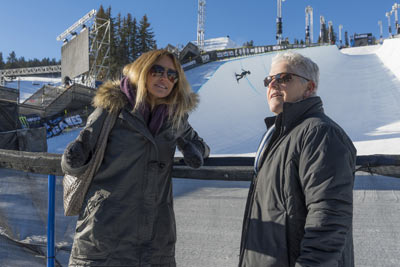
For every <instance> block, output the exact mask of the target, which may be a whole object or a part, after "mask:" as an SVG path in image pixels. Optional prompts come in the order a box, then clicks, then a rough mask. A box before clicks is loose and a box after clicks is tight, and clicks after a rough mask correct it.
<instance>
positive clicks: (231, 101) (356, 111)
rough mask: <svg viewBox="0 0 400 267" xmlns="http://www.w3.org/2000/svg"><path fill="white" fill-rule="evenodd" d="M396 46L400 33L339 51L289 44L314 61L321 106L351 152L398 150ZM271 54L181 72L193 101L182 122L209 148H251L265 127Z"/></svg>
mask: <svg viewBox="0 0 400 267" xmlns="http://www.w3.org/2000/svg"><path fill="white" fill-rule="evenodd" d="M396 46H397V47H399V46H400V39H392V40H387V41H385V42H384V44H383V45H379V46H375V47H370V48H368V49H367V50H365V49H364V50H363V49H358V51H357V50H354V49H353V50H352V49H349V50H348V51H346V50H343V51H341V50H338V48H337V47H336V46H322V47H313V48H305V49H297V50H295V51H296V52H298V53H301V54H303V55H305V56H307V57H310V58H311V59H312V60H313V61H315V62H316V63H317V64H318V66H319V68H320V83H319V87H318V95H319V96H321V98H322V100H323V103H324V107H325V112H326V113H327V114H328V116H330V117H331V118H332V119H334V120H335V121H336V122H338V123H339V124H340V125H341V126H342V127H343V128H344V129H345V131H346V132H347V133H348V135H349V136H350V137H351V139H352V140H353V142H354V144H355V146H356V148H357V151H358V154H359V155H363V154H364V155H366V154H378V153H379V154H400V105H399V103H400V80H399V79H400V67H399V66H400V65H399V63H398V62H400V53H399V52H398V49H396ZM365 51H368V52H367V53H366V52H365ZM276 53H278V52H272V53H267V54H263V55H257V56H253V57H246V58H239V59H234V60H230V61H225V62H214V63H210V64H206V65H203V66H201V67H199V68H195V69H192V70H189V71H187V76H188V79H189V81H190V82H191V84H192V86H193V87H194V90H195V91H198V93H199V95H200V100H201V102H200V105H199V107H198V108H197V110H196V111H195V112H193V113H192V114H191V116H190V122H191V124H192V126H193V127H194V128H195V129H196V130H197V131H198V132H199V134H200V136H202V137H203V138H204V139H205V140H206V141H207V142H208V144H209V145H210V147H211V149H212V153H213V154H242V153H254V152H255V151H256V149H257V146H258V144H259V141H260V138H261V136H262V135H263V133H264V131H265V129H266V128H265V124H264V118H265V117H267V116H272V115H273V114H272V113H271V112H270V111H269V109H268V104H267V98H266V88H265V87H264V85H263V80H264V78H265V77H266V76H267V75H268V74H269V70H270V64H271V59H272V58H273V56H275V55H276ZM243 70H248V71H250V72H251V74H249V75H247V76H246V77H244V78H243V79H241V80H239V82H237V81H236V78H235V73H238V74H239V73H241V72H242V71H243ZM202 81H206V82H202ZM199 84H202V85H201V86H200V85H199Z"/></svg>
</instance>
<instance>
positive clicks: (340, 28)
mask: <svg viewBox="0 0 400 267" xmlns="http://www.w3.org/2000/svg"><path fill="white" fill-rule="evenodd" d="M342 29H343V25H342V24H340V25H339V44H340V47H342V46H343V44H342Z"/></svg>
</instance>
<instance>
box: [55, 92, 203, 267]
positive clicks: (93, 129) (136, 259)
mask: <svg viewBox="0 0 400 267" xmlns="http://www.w3.org/2000/svg"><path fill="white" fill-rule="evenodd" d="M95 103H97V108H96V110H95V111H94V112H93V113H92V114H91V116H90V117H89V119H88V122H87V125H86V127H85V128H84V129H83V131H87V132H89V133H90V138H89V140H90V141H89V142H90V147H91V148H93V147H94V146H95V143H96V141H97V138H98V135H99V133H100V127H101V126H102V124H103V121H104V119H105V116H106V113H107V110H119V109H121V112H120V114H119V117H118V119H117V121H116V123H115V126H114V128H113V129H112V131H111V133H110V136H109V138H108V143H107V148H106V151H105V155H104V159H103V161H102V164H101V166H100V169H99V171H98V172H97V174H96V175H95V176H94V179H93V182H92V184H91V186H90V188H89V191H88V194H87V196H86V200H85V203H84V207H83V208H82V210H81V212H80V214H79V218H78V221H77V225H76V233H75V237H74V243H73V247H72V253H71V257H70V262H69V265H70V266H146V267H149V266H175V265H176V264H175V242H176V227H175V216H174V210H173V200H172V182H171V172H172V165H173V157H174V153H175V149H176V143H177V139H178V138H183V139H184V140H185V141H186V142H192V141H195V140H196V142H195V143H196V144H197V145H198V144H199V142H200V143H201V144H202V145H203V146H204V148H205V152H204V155H203V156H204V157H206V156H208V154H209V148H208V146H207V145H206V144H205V143H204V142H203V140H202V139H201V138H200V137H199V136H198V135H197V133H196V132H195V131H194V130H193V129H192V127H191V126H190V125H189V123H188V121H187V117H186V118H185V119H184V121H182V124H181V127H180V128H179V129H178V130H174V129H173V128H172V126H171V124H170V122H169V121H167V122H164V125H163V126H162V128H161V130H160V132H159V134H157V135H156V136H153V135H152V134H151V133H150V131H149V129H148V128H147V126H146V124H145V122H144V119H143V116H142V115H141V113H140V112H132V107H131V106H130V105H129V104H128V101H127V98H126V96H125V95H124V94H123V93H121V91H120V89H119V88H113V87H103V88H100V89H99V92H98V93H97V95H96V99H95ZM83 131H82V132H81V134H80V136H79V137H78V138H77V140H79V139H80V138H81V137H82V134H83ZM62 168H63V170H64V172H66V173H71V174H76V173H80V172H83V171H84V168H85V166H83V167H82V168H77V169H73V168H71V166H68V164H67V163H66V162H64V161H63V162H62Z"/></svg>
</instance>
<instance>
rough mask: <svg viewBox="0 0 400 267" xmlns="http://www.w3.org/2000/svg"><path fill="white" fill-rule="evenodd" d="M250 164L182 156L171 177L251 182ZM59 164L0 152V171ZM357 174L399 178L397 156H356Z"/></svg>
mask: <svg viewBox="0 0 400 267" xmlns="http://www.w3.org/2000/svg"><path fill="white" fill-rule="evenodd" d="M253 162H254V157H210V158H208V159H206V160H205V161H204V166H203V167H201V168H198V169H193V168H190V167H188V166H186V165H185V163H184V161H183V158H182V157H176V158H174V167H173V172H172V176H173V177H175V178H187V179H202V180H226V181H251V179H252V177H253ZM60 163H61V154H51V153H43V152H25V151H14V150H5V149H0V168H8V169H15V170H20V171H24V172H31V173H38V174H54V175H58V176H62V175H63V173H62V170H61V165H60ZM381 169H382V170H381ZM356 171H364V172H371V173H377V174H382V175H390V176H392V177H399V178H400V156H399V155H368V156H358V157H357V168H356Z"/></svg>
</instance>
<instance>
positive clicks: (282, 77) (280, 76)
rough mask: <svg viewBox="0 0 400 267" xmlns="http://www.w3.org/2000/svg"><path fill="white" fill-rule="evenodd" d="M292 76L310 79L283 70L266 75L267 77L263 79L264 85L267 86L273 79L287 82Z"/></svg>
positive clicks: (278, 81)
mask: <svg viewBox="0 0 400 267" xmlns="http://www.w3.org/2000/svg"><path fill="white" fill-rule="evenodd" d="M293 76H297V77H300V78H303V79H304V80H306V81H307V82H308V81H310V79H307V78H304V77H303V76H300V75H298V74H295V73H285V72H284V73H278V74H276V75H272V76H267V78H265V79H264V86H265V87H268V85H269V84H270V83H271V82H272V80H275V81H276V82H277V83H279V84H281V83H288V82H290V81H291V80H292V79H293Z"/></svg>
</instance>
